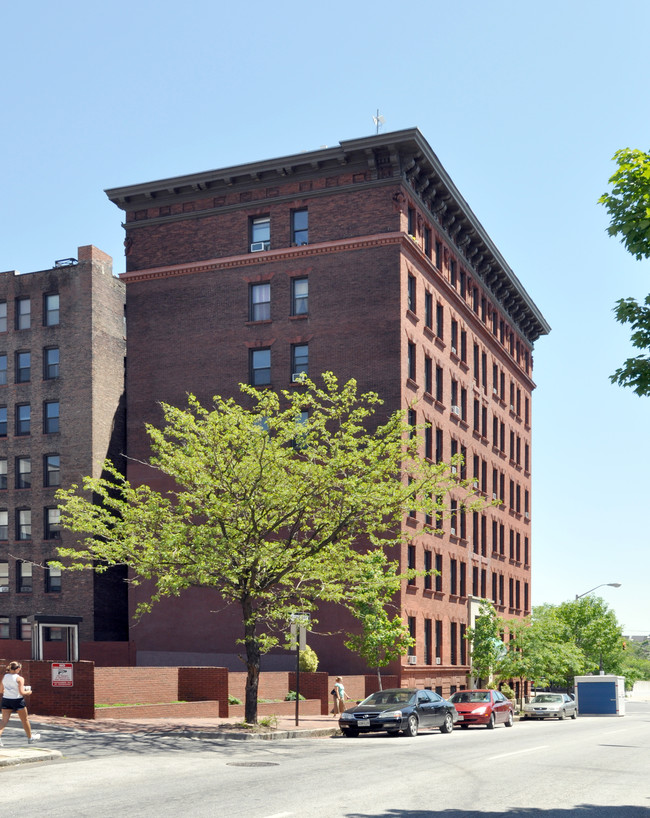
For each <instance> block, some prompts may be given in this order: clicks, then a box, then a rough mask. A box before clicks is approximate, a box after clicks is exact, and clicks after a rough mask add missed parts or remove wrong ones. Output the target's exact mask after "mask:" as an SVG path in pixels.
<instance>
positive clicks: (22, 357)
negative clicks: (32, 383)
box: [16, 352, 32, 383]
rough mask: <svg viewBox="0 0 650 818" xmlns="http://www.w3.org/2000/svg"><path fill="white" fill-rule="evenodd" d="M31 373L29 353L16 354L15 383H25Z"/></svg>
mask: <svg viewBox="0 0 650 818" xmlns="http://www.w3.org/2000/svg"><path fill="white" fill-rule="evenodd" d="M31 371H32V356H31V353H30V352H17V353H16V383H27V382H28V381H29V380H30V377H31Z"/></svg>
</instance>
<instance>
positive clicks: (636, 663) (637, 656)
mask: <svg viewBox="0 0 650 818" xmlns="http://www.w3.org/2000/svg"><path fill="white" fill-rule="evenodd" d="M624 649H625V653H624V656H623V667H622V670H621V673H622V675H623V676H625V687H626V688H627V689H628V690H631V689H632V688H633V687H634V683H635V682H640V681H648V680H650V643H649V642H648V640H647V639H646V640H644V641H643V642H633V641H632V640H630V639H627V640H625V644H624Z"/></svg>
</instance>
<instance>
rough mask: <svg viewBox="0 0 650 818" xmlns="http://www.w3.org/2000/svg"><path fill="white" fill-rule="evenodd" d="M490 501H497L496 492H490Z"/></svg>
mask: <svg viewBox="0 0 650 818" xmlns="http://www.w3.org/2000/svg"><path fill="white" fill-rule="evenodd" d="M492 499H493V500H496V499H497V493H496V491H493V492H492Z"/></svg>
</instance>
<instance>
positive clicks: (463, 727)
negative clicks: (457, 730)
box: [460, 724, 469, 730]
mask: <svg viewBox="0 0 650 818" xmlns="http://www.w3.org/2000/svg"><path fill="white" fill-rule="evenodd" d="M460 726H461V729H463V730H467V728H468V727H469V724H461V725H460Z"/></svg>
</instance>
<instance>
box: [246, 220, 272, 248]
mask: <svg viewBox="0 0 650 818" xmlns="http://www.w3.org/2000/svg"><path fill="white" fill-rule="evenodd" d="M270 246H271V217H270V216H259V217H258V218H256V219H253V220H252V221H251V253H257V252H259V251H260V250H268V249H269V247H270Z"/></svg>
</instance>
